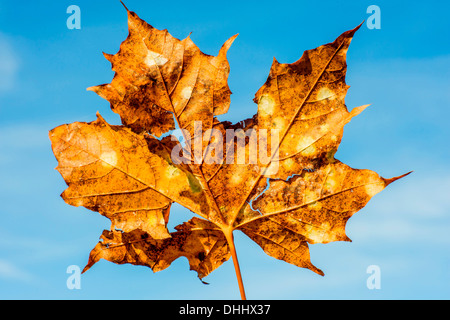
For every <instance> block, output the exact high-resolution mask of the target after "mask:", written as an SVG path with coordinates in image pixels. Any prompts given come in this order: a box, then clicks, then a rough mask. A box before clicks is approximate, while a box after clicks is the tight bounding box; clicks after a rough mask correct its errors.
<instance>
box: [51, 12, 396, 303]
mask: <svg viewBox="0 0 450 320" xmlns="http://www.w3.org/2000/svg"><path fill="white" fill-rule="evenodd" d="M127 12H128V21H129V23H128V25H129V36H128V38H127V39H126V40H125V41H124V42H123V43H122V45H121V47H120V50H119V52H118V53H117V54H116V55H105V56H106V58H107V59H108V60H109V61H110V62H111V63H112V68H113V70H114V71H115V72H116V74H115V76H114V79H113V80H112V82H111V83H110V84H105V85H101V86H97V87H93V88H90V90H93V91H95V92H96V93H98V94H99V95H100V96H102V97H103V98H105V99H107V100H108V101H109V102H110V103H111V108H112V110H113V111H114V112H116V113H118V114H119V115H120V117H121V119H122V123H123V125H121V126H112V125H109V124H108V123H107V122H106V121H105V120H104V119H103V118H102V117H101V116H100V115H99V114H98V115H97V120H96V121H94V122H91V123H79V122H77V123H73V124H70V125H63V126H60V127H58V128H55V129H53V130H52V131H51V132H50V139H51V141H52V147H53V152H54V154H55V156H56V158H57V160H58V162H59V165H58V168H57V169H58V171H59V172H60V173H61V175H62V176H63V178H64V179H65V181H66V183H67V184H68V189H67V190H66V191H64V193H63V194H62V197H63V199H64V200H65V201H66V202H67V203H68V204H70V205H73V206H83V207H85V208H87V209H90V210H93V211H96V212H99V213H100V214H102V215H104V216H105V217H107V218H109V219H110V220H111V223H112V224H111V230H109V231H104V232H103V235H102V236H101V241H100V242H99V243H98V244H97V246H96V247H95V248H94V249H93V250H92V252H91V255H90V258H89V262H88V264H87V266H86V267H85V269H84V271H87V270H88V269H89V268H91V267H92V266H93V265H94V264H95V263H97V262H98V261H99V260H100V259H105V260H108V261H111V262H114V263H117V264H124V263H130V264H135V265H144V266H148V267H150V268H151V269H152V270H153V271H154V272H157V271H161V270H163V269H165V268H167V267H168V266H169V265H170V264H171V263H172V262H173V261H174V260H175V259H177V258H179V257H181V256H184V257H186V258H187V259H188V261H189V264H190V267H191V269H192V270H195V271H197V273H198V276H199V278H200V279H203V278H204V277H206V276H207V275H208V274H210V273H211V272H212V271H213V270H215V269H216V268H217V267H219V266H220V265H221V264H222V263H223V262H225V261H227V260H228V259H229V257H230V256H231V257H232V258H233V262H234V265H235V270H236V275H237V279H238V284H239V288H240V292H241V297H242V298H243V299H245V291H244V287H243V281H242V276H241V273H240V268H239V263H238V259H237V254H236V248H235V245H234V240H233V232H234V231H235V230H240V231H242V232H243V233H245V234H246V235H247V236H248V237H250V238H251V239H252V240H253V241H255V242H256V243H257V244H258V245H259V246H261V248H262V249H263V250H264V251H265V252H266V253H267V254H268V255H270V256H272V257H274V258H276V259H280V260H284V261H286V262H288V263H291V264H294V265H296V266H299V267H303V268H307V269H310V270H312V271H313V272H315V273H317V274H320V275H323V272H322V271H321V270H320V269H318V268H317V267H315V266H314V265H313V264H312V263H311V261H310V254H309V245H311V244H316V243H329V242H333V241H350V239H349V238H348V237H347V235H346V233H345V226H346V223H347V221H348V220H349V219H350V217H351V216H352V215H353V214H354V213H356V212H357V211H359V210H361V209H362V208H363V207H364V206H365V205H366V204H367V203H368V201H369V200H370V199H371V198H372V197H373V196H375V195H376V194H377V193H379V192H381V191H382V190H383V189H384V188H385V187H387V186H388V185H389V184H390V183H392V182H394V181H395V180H397V179H399V178H402V177H403V176H405V175H403V176H400V177H397V178H392V179H384V178H382V177H380V176H379V175H378V174H377V173H375V172H373V171H370V170H360V169H353V168H350V167H349V166H347V165H345V164H343V163H341V162H340V161H338V160H337V159H335V157H334V155H335V153H336V151H337V150H338V147H339V144H340V142H341V139H342V136H343V132H344V127H345V125H346V124H347V123H349V122H350V121H351V119H352V118H353V117H355V116H357V115H358V114H360V113H361V112H362V111H363V110H364V109H365V108H366V107H367V106H362V107H357V108H353V110H352V111H351V112H349V111H348V110H347V107H346V105H345V96H346V93H347V90H348V88H349V86H348V85H347V84H346V83H345V76H346V71H347V64H346V54H347V50H348V48H349V45H350V42H351V40H352V38H353V35H354V33H355V32H356V31H357V30H358V28H359V26H358V27H357V28H355V29H353V30H350V31H347V32H345V33H343V34H342V35H341V36H339V37H338V38H337V39H336V40H335V41H334V42H332V43H328V44H326V45H323V46H320V47H318V48H316V49H313V50H308V51H305V52H304V54H303V56H302V57H301V58H300V59H299V60H298V61H296V62H294V63H292V64H280V63H278V62H277V61H276V60H274V62H273V64H272V67H271V70H270V73H269V77H268V79H267V81H266V83H265V84H264V85H263V86H262V87H261V89H260V90H259V91H258V92H257V93H256V96H255V102H256V103H257V104H258V112H257V114H256V115H255V116H254V117H253V118H251V119H247V120H244V121H242V122H240V123H238V124H234V125H233V124H231V123H229V122H220V121H218V120H217V118H215V116H216V115H219V114H224V113H226V112H227V111H228V108H229V105H230V94H231V92H230V90H229V88H228V83H227V78H228V73H229V64H228V61H227V58H226V53H227V51H228V49H229V48H230V46H231V44H232V42H233V41H234V39H235V38H236V36H234V37H232V38H230V39H229V40H228V41H226V42H225V44H224V46H223V47H222V49H221V50H220V51H219V54H218V56H210V55H206V54H204V53H202V52H201V51H200V50H199V49H198V47H197V46H196V45H195V44H194V43H193V42H192V40H191V39H190V38H189V37H188V38H186V39H184V40H181V41H180V40H178V39H176V38H174V37H172V36H171V35H170V34H169V33H168V32H167V30H163V31H161V30H157V29H155V28H154V27H152V26H150V25H149V24H147V23H146V22H144V21H143V20H141V19H140V18H139V17H138V16H137V15H136V14H135V13H134V12H131V11H129V10H128V9H127ZM175 124H176V125H177V127H178V128H180V129H184V130H182V133H183V140H184V141H185V142H186V141H188V142H189V143H187V144H185V145H184V146H183V147H181V145H180V144H179V143H178V140H177V139H176V137H173V136H166V137H165V138H163V139H160V138H156V137H155V136H157V137H159V136H161V135H162V134H164V133H167V132H169V131H170V130H172V129H174V128H175ZM230 132H231V133H232V135H231V136H230V137H228V134H229V133H230ZM175 150H176V151H175ZM174 202H176V203H178V204H180V205H182V206H184V207H185V208H187V209H189V210H190V211H191V212H193V213H194V214H196V215H197V216H199V217H200V218H198V217H194V218H193V219H191V220H190V221H189V222H186V223H184V224H182V225H181V226H178V227H176V232H173V233H169V231H168V228H167V224H168V222H169V220H170V207H171V205H172V204H173V203H174Z"/></svg>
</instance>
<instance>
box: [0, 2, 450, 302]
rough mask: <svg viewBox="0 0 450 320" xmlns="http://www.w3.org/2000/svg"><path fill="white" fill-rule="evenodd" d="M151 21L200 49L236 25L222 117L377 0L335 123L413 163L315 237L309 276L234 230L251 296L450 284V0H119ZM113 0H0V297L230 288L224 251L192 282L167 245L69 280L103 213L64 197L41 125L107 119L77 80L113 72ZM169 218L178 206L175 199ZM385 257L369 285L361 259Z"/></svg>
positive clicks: (363, 148) (434, 291) (220, 292)
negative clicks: (373, 24)
mask: <svg viewBox="0 0 450 320" xmlns="http://www.w3.org/2000/svg"><path fill="white" fill-rule="evenodd" d="M125 3H126V5H127V6H128V8H130V9H131V10H133V11H135V12H136V13H138V15H140V17H141V18H143V19H145V20H146V21H147V22H149V23H151V24H152V25H153V26H155V27H156V28H159V29H164V28H167V29H168V30H169V32H170V33H171V34H172V35H174V36H176V37H178V38H185V37H186V36H187V35H188V34H189V33H190V32H193V33H192V36H191V38H192V39H193V41H194V42H195V43H196V44H197V45H198V46H199V47H200V49H202V51H204V52H205V53H208V54H214V55H215V54H217V53H218V50H219V49H220V47H221V45H222V44H223V42H224V41H225V40H226V39H228V38H229V37H230V36H232V35H234V34H236V33H239V34H240V35H239V37H238V38H237V40H236V41H235V43H234V44H233V46H232V48H231V49H230V51H229V61H230V65H231V74H230V78H229V83H230V87H231V89H232V91H233V93H234V94H233V95H232V101H231V108H230V111H229V113H228V114H227V115H225V116H221V119H222V120H224V119H227V120H230V121H233V122H234V121H238V120H242V119H245V118H247V117H250V116H252V115H253V114H254V113H255V112H256V105H255V104H254V103H253V102H252V99H253V97H254V94H255V92H256V91H257V90H258V89H259V88H260V86H261V85H262V84H263V83H264V82H265V80H266V78H267V75H268V72H269V68H270V65H271V63H272V59H273V57H276V58H277V60H278V61H280V62H282V63H291V62H294V61H296V60H297V59H298V58H299V57H300V56H301V54H302V52H303V51H304V50H307V49H311V48H315V47H317V46H319V45H322V44H325V43H328V42H331V41H333V40H334V39H335V38H336V37H337V36H338V35H339V34H341V33H342V32H344V31H346V30H349V29H352V28H354V27H355V26H356V25H358V24H359V23H361V22H362V21H363V20H364V19H367V18H368V17H369V14H367V13H366V9H367V7H368V6H369V5H372V4H375V5H378V6H379V7H380V9H381V29H380V30H369V29H368V28H367V27H366V25H364V26H363V27H362V28H361V29H360V30H359V31H358V32H357V34H356V35H355V38H354V40H353V42H352V45H351V47H350V50H349V53H348V65H349V68H348V74H347V83H348V84H349V85H350V86H351V89H350V90H349V93H348V95H347V99H346V103H347V106H348V108H349V109H351V108H353V107H356V106H360V105H363V104H369V103H370V104H372V106H371V107H370V108H368V109H367V110H366V111H365V112H364V113H363V114H361V115H360V116H359V117H357V118H356V119H354V120H353V121H352V122H351V123H350V124H349V125H347V127H346V129H345V134H344V139H343V141H342V144H341V146H340V149H339V151H338V153H337V155H336V157H337V158H338V159H339V160H341V161H343V162H344V163H346V164H348V165H350V166H352V167H354V168H367V169H372V170H374V171H376V172H378V173H380V174H381V175H383V176H385V177H392V176H397V175H400V174H403V173H405V172H408V171H411V170H414V173H413V174H412V175H410V176H408V177H407V178H405V179H403V180H401V181H398V182H396V183H395V184H393V185H391V186H389V188H388V189H387V190H385V191H384V192H382V193H381V194H379V195H377V196H376V197H374V198H373V199H372V200H371V202H369V204H368V205H367V206H366V207H365V208H364V209H363V210H361V211H360V212H359V213H357V214H356V215H355V216H354V217H352V219H351V220H350V222H349V224H348V226H347V233H348V235H349V237H350V238H351V239H352V240H353V242H352V243H332V244H328V245H312V246H311V248H310V251H311V260H312V262H313V264H315V265H316V266H317V267H318V268H320V269H322V270H323V271H324V272H325V277H323V278H322V277H320V276H317V275H316V274H314V273H312V272H311V271H309V270H306V269H300V268H297V267H294V266H292V265H289V264H287V263H285V262H281V261H278V260H275V259H273V258H270V257H268V256H267V255H265V254H264V253H263V252H262V250H261V249H260V248H259V247H258V246H257V245H256V244H254V243H253V242H252V241H251V240H250V239H248V238H246V237H245V236H244V235H242V234H239V233H237V234H236V242H237V250H238V255H239V258H240V263H241V268H242V273H243V277H244V282H245V285H246V290H247V296H248V297H249V298H251V299H449V298H450V276H449V272H450V270H449V266H450V250H449V249H450V238H449V237H448V233H449V231H450V173H449V170H448V168H449V161H448V159H449V155H450V154H449V138H450V126H449V123H448V119H449V116H450V111H449V108H450V82H449V77H450V42H449V41H448V40H449V39H450V31H449V30H450V23H449V22H448V12H449V10H450V4H449V3H448V2H446V1H433V0H430V1H427V2H426V3H424V2H423V1H408V2H404V1H381V0H375V1H336V0H334V1H331V0H323V1H320V2H316V1H301V0H297V1H283V0H279V1H276V2H271V1H246V2H245V3H242V1H227V2H218V1H211V2H206V1H189V2H187V1H186V2H185V1H171V2H170V6H168V5H165V4H164V2H161V1H160V2H153V1H148V2H147V1H145V2H144V1H133V0H127V1H126V2H125ZM72 4H75V5H78V6H79V7H80V8H81V18H82V20H81V30H69V29H67V27H66V20H67V18H68V17H69V15H68V14H67V13H66V9H67V7H68V6H69V5H72ZM126 19H127V17H126V12H125V10H124V9H123V7H122V5H121V4H120V2H119V1H95V3H94V2H93V1H81V0H74V1H33V2H26V3H25V2H24V4H20V5H19V4H18V2H17V1H4V0H0V203H1V205H0V217H1V219H0V298H1V299H205V298H212V297H213V298H217V299H238V298H239V294H238V289H237V284H236V281H235V276H234V269H233V264H232V263H231V261H229V262H227V263H225V264H224V265H223V266H221V267H220V268H219V269H218V270H216V271H215V272H213V273H212V274H211V275H210V276H208V277H207V278H205V280H206V281H207V282H209V283H210V285H209V286H205V285H203V284H202V283H201V282H200V281H199V280H198V279H197V277H196V274H195V273H194V272H192V271H189V266H188V263H187V260H186V259H179V260H177V261H176V262H175V263H173V264H172V266H171V267H170V268H168V269H166V270H165V271H162V272H160V273H157V274H153V273H152V271H151V270H150V269H148V268H145V267H135V266H117V265H114V264H112V263H108V262H100V263H99V264H97V265H96V266H95V267H94V268H92V269H91V270H90V271H89V272H88V273H86V274H85V275H83V277H82V279H81V286H82V287H81V290H69V289H68V288H67V286H66V280H67V278H68V276H69V275H68V274H67V273H66V270H67V267H68V266H70V265H79V266H80V267H81V268H82V267H84V265H85V264H86V262H87V258H88V254H89V252H90V250H91V249H92V248H93V247H94V246H95V244H96V243H97V241H98V238H99V236H100V234H101V232H102V231H103V230H104V229H108V228H109V220H107V219H106V218H103V217H101V216H100V215H99V214H97V213H92V212H90V211H88V210H86V209H83V208H74V207H70V206H69V205H66V204H65V203H64V201H63V200H62V199H61V198H60V197H59V195H60V194H61V193H62V192H63V191H64V189H65V188H66V185H65V183H64V181H63V179H62V177H61V176H60V175H59V173H58V172H57V171H56V170H54V168H55V167H56V165H57V163H56V160H55V158H54V156H53V154H52V152H51V147H50V141H49V139H48V131H49V130H50V129H52V128H54V127H56V126H59V125H61V124H64V123H71V122H75V121H92V120H94V119H95V113H96V112H97V111H100V113H101V114H102V115H103V116H104V118H105V119H106V120H108V121H109V122H110V123H114V124H119V122H120V120H119V118H118V116H117V115H115V114H114V113H112V111H111V110H110V109H109V103H108V102H106V101H104V100H102V99H101V98H99V97H98V96H97V95H95V94H94V93H93V92H88V91H86V88H87V87H90V86H93V85H98V84H102V83H107V82H110V81H111V79H112V76H113V72H112V71H111V69H110V64H109V62H107V61H106V60H105V59H104V57H103V55H102V54H101V52H102V51H104V52H107V53H116V52H117V50H118V48H119V45H120V43H121V42H122V41H123V40H124V39H125V38H126V36H127V33H128V31H127V22H126ZM172 217H173V222H172V223H173V224H176V223H177V222H181V221H184V220H187V219H189V218H190V217H191V215H190V213H189V212H188V211H187V210H185V209H183V208H181V207H179V206H175V207H174V208H173V209H172ZM370 265H377V266H379V267H380V270H381V289H379V290H369V289H368V288H367V286H366V280H367V278H368V277H369V274H367V273H366V269H367V267H368V266H370Z"/></svg>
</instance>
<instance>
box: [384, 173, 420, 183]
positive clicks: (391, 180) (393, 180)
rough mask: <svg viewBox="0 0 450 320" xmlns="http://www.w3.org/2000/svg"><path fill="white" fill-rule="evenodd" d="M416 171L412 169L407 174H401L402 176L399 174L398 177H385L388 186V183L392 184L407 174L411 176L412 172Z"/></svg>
mask: <svg viewBox="0 0 450 320" xmlns="http://www.w3.org/2000/svg"><path fill="white" fill-rule="evenodd" d="M413 172H414V171H410V172H408V173H405V174H403V175H401V176H398V177H394V178H391V179H385V180H386V186H388V185H390V184H391V183H393V182H395V181H397V180H400V179H402V178H404V177H406V176H409V175H410V174H411V173H413Z"/></svg>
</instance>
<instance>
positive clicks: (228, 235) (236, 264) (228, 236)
mask: <svg viewBox="0 0 450 320" xmlns="http://www.w3.org/2000/svg"><path fill="white" fill-rule="evenodd" d="M223 231H224V234H225V237H226V239H227V242H228V246H229V247H230V251H231V257H232V258H233V264H234V269H235V271H236V278H237V281H238V285H239V292H240V294H241V299H242V300H247V298H246V296H245V289H244V282H243V281H242V275H241V269H240V267H239V261H238V257H237V253H236V247H235V245H234V236H233V229H232V228H229V229H228V230H223Z"/></svg>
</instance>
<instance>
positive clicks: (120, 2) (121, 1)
mask: <svg viewBox="0 0 450 320" xmlns="http://www.w3.org/2000/svg"><path fill="white" fill-rule="evenodd" d="M119 1H120V3H121V4H122V5H123V7H124V8H125V9H126V10H127V11H128V12H130V10H128V8H127V6H126V5H125V3H123V2H122V0H119Z"/></svg>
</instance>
